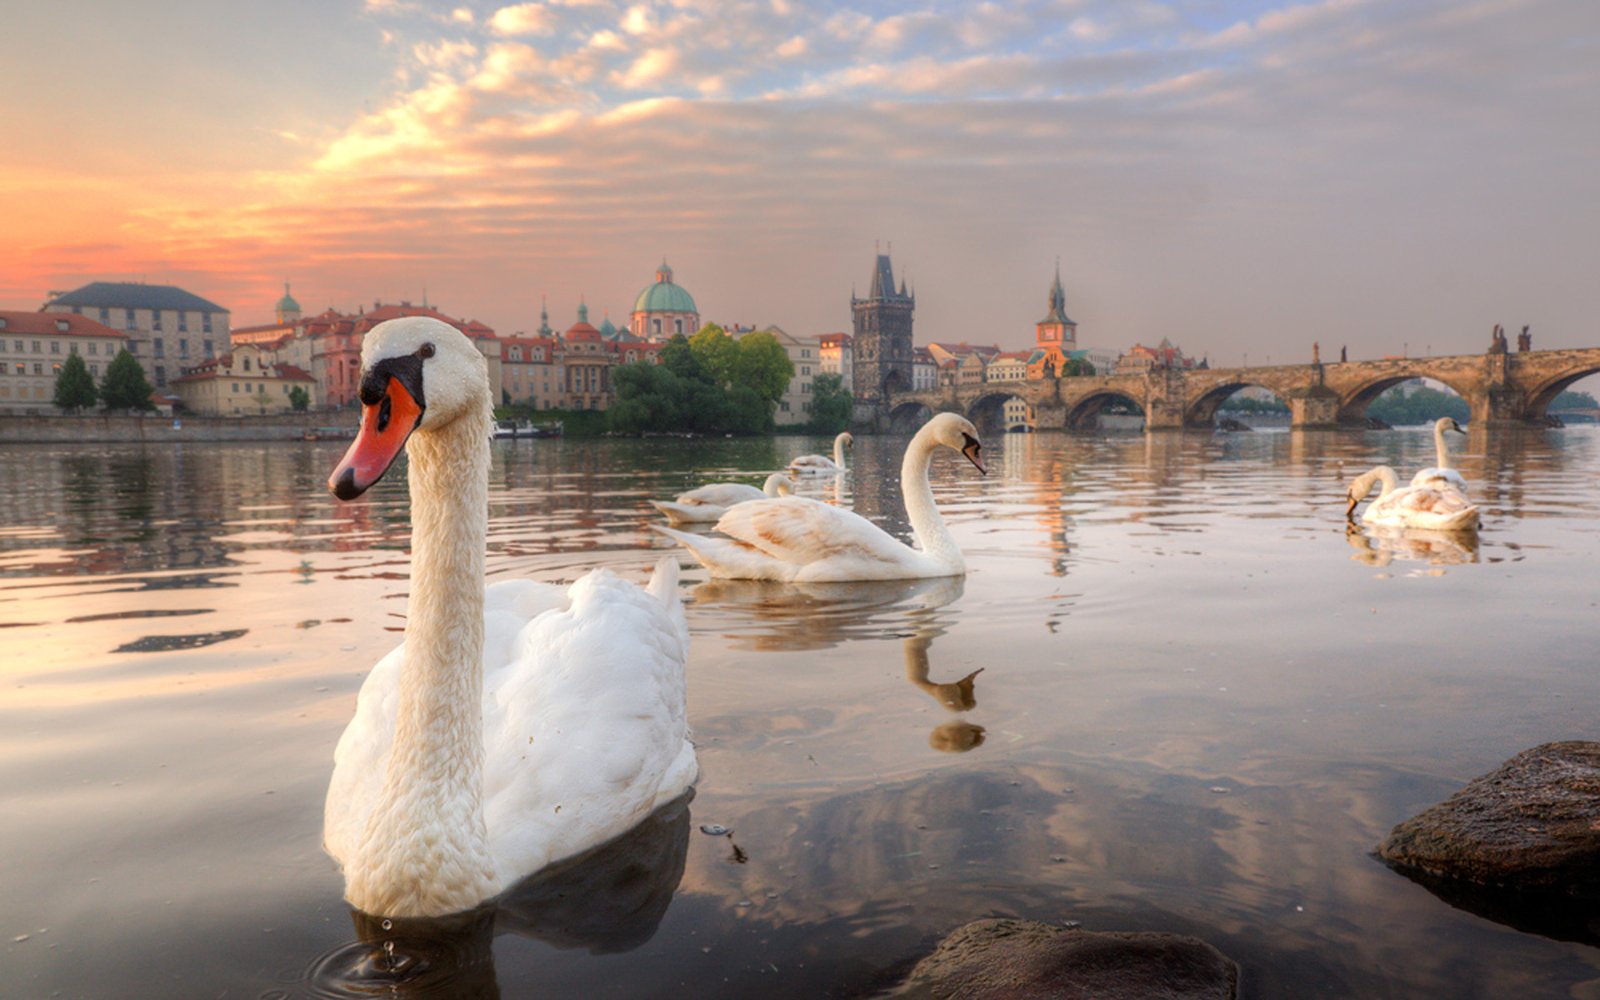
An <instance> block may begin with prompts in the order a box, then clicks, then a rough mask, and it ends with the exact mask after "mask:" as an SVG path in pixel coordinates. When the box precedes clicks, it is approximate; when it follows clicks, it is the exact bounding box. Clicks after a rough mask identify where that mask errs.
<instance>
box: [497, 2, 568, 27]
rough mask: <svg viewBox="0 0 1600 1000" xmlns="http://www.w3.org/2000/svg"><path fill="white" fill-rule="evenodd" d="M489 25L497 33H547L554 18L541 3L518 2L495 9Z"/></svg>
mask: <svg viewBox="0 0 1600 1000" xmlns="http://www.w3.org/2000/svg"><path fill="white" fill-rule="evenodd" d="M489 27H490V28H491V29H492V30H493V31H494V33H495V34H497V35H548V34H549V33H550V32H551V31H553V30H554V29H555V18H553V17H552V16H551V14H550V8H549V7H547V6H545V5H544V4H542V3H519V4H517V5H516V6H514V7H501V8H500V9H499V10H497V11H495V12H494V14H493V15H492V16H490V18H489Z"/></svg>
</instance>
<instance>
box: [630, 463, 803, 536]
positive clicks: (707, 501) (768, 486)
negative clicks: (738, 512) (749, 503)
mask: <svg viewBox="0 0 1600 1000" xmlns="http://www.w3.org/2000/svg"><path fill="white" fill-rule="evenodd" d="M793 492H794V482H793V480H791V479H790V478H789V477H788V476H786V475H784V474H783V473H781V472H774V473H773V474H772V475H770V476H768V477H767V481H766V483H765V484H764V485H763V486H762V487H761V488H760V489H759V490H758V489H756V488H755V487H754V486H748V485H746V484H744V483H709V484H707V485H705V486H701V487H698V488H696V489H692V490H690V491H689V492H687V493H679V494H678V498H677V499H676V500H652V501H650V506H652V507H654V508H655V509H656V510H659V511H660V512H661V513H663V514H665V515H667V521H668V522H669V523H671V524H709V523H711V522H712V521H715V520H716V519H717V518H719V517H721V516H722V515H723V514H726V513H727V512H728V508H729V507H732V506H733V505H734V504H736V503H744V502H745V501H746V500H761V499H763V498H765V497H786V496H788V495H789V494H790V493H793Z"/></svg>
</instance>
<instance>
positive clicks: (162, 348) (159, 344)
mask: <svg viewBox="0 0 1600 1000" xmlns="http://www.w3.org/2000/svg"><path fill="white" fill-rule="evenodd" d="M152 343H154V344H155V345H156V357H158V358H164V357H166V356H167V342H166V341H164V340H162V339H161V338H160V337H157V338H155V340H154V341H152Z"/></svg>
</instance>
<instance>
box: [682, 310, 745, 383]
mask: <svg viewBox="0 0 1600 1000" xmlns="http://www.w3.org/2000/svg"><path fill="white" fill-rule="evenodd" d="M739 346H740V345H739V341H737V340H734V339H733V338H732V337H730V336H728V334H727V332H726V331H724V330H723V329H722V327H720V326H718V325H717V324H715V323H707V324H706V325H705V326H702V327H701V328H700V332H699V333H696V334H695V335H694V336H693V337H690V338H689V350H691V351H693V352H694V359H695V360H696V361H698V362H699V363H700V367H701V369H703V370H704V371H705V373H706V374H707V375H709V376H710V377H711V381H713V382H715V383H717V384H718V385H721V386H728V385H731V384H733V382H734V380H735V378H736V375H735V369H736V367H737V363H738V358H739Z"/></svg>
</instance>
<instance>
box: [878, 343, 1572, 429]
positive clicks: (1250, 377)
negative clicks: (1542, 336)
mask: <svg viewBox="0 0 1600 1000" xmlns="http://www.w3.org/2000/svg"><path fill="white" fill-rule="evenodd" d="M1597 372H1600V347H1585V348H1573V349H1569V350H1559V351H1519V352H1516V353H1488V354H1458V355H1448V356H1443V357H1427V358H1389V359H1385V360H1382V361H1347V362H1336V363H1332V364H1320V363H1319V364H1309V365H1272V366H1268V367H1258V368H1210V369H1189V370H1180V369H1166V370H1156V371H1152V372H1150V373H1149V374H1144V375H1087V376H1077V377H1071V378H1057V379H1030V380H1028V381H1021V382H975V383H971V384H967V385H953V386H941V387H939V388H937V389H924V390H921V391H919V392H894V393H891V394H889V395H888V396H887V397H886V398H885V399H883V400H880V401H862V400H857V401H856V408H855V422H856V423H857V424H858V425H860V426H861V428H862V429H863V430H872V429H876V430H880V431H890V430H906V429H909V428H913V427H916V426H917V425H919V424H920V423H921V422H922V421H923V420H925V419H926V418H927V416H928V413H929V412H941V411H947V410H949V411H955V412H958V413H964V414H966V415H967V416H968V418H970V419H971V420H972V422H973V423H975V424H977V425H978V427H979V428H980V429H981V430H986V431H993V430H995V429H996V428H998V427H999V426H1000V423H1001V408H1002V407H1003V406H1004V404H1005V401H1006V400H1007V399H1010V398H1012V397H1015V398H1018V399H1021V400H1023V401H1025V402H1027V403H1028V404H1029V405H1030V406H1032V407H1033V412H1034V425H1035V427H1036V428H1037V429H1039V430H1079V429H1092V428H1094V427H1095V426H1097V425H1098V420H1099V416H1100V412H1101V411H1102V410H1104V409H1105V408H1106V407H1107V406H1110V405H1111V404H1113V403H1117V402H1121V403H1122V404H1124V405H1128V406H1131V407H1132V408H1133V409H1134V410H1137V411H1138V412H1140V413H1142V414H1143V415H1144V421H1145V428H1146V429H1147V430H1180V429H1184V428H1209V427H1212V426H1214V424H1215V421H1216V414H1217V408H1218V407H1219V406H1221V405H1222V403H1223V401H1224V400H1226V399H1227V398H1228V397H1229V396H1231V395H1233V394H1234V393H1235V392H1238V391H1239V390H1240V389H1244V388H1247V387H1249V386H1260V387H1262V388H1265V389H1269V390H1271V391H1272V392H1274V393H1276V394H1277V395H1278V396H1279V398H1281V399H1282V400H1283V401H1284V402H1285V403H1287V404H1288V406H1289V413H1290V424H1291V426H1293V427H1300V428H1316V427H1354V426H1363V425H1364V424H1365V422H1366V412H1367V405H1368V404H1369V403H1371V402H1372V401H1373V400H1374V399H1376V398H1377V397H1378V396H1379V395H1380V394H1381V393H1382V392H1383V391H1384V390H1386V389H1388V388H1390V387H1391V386H1394V385H1398V384H1399V383H1401V382H1404V381H1405V380H1407V379H1412V378H1430V379H1434V380H1436V381H1438V382H1442V383H1444V384H1445V385H1447V386H1449V387H1450V388H1451V389H1453V390H1455V391H1456V393H1458V394H1459V395H1460V396H1461V397H1462V398H1463V399H1465V400H1466V401H1467V404H1468V405H1469V406H1470V407H1471V412H1472V417H1471V422H1472V423H1473V424H1477V425H1480V426H1489V427H1494V426H1499V427H1506V426H1515V425H1521V424H1535V425H1539V424H1544V423H1546V422H1547V411H1548V409H1549V406H1550V402H1551V400H1553V399H1555V397H1556V396H1557V395H1558V394H1559V393H1560V392H1561V391H1562V390H1563V389H1565V388H1566V387H1567V386H1569V385H1571V384H1572V383H1573V382H1576V381H1577V380H1578V379H1581V378H1583V377H1584V376H1586V375H1593V374H1595V373H1597Z"/></svg>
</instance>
